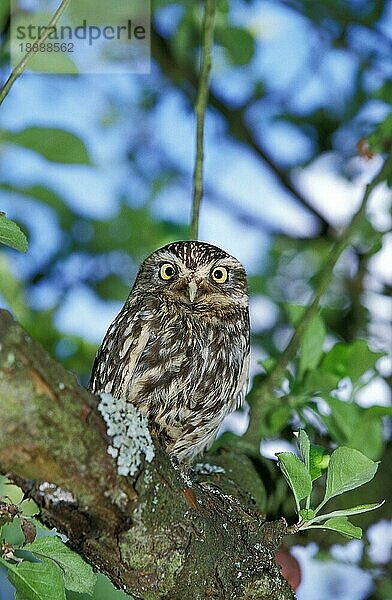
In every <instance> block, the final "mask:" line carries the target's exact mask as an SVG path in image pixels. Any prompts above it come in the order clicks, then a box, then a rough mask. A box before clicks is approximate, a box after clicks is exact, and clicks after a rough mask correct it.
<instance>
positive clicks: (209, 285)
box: [90, 241, 249, 462]
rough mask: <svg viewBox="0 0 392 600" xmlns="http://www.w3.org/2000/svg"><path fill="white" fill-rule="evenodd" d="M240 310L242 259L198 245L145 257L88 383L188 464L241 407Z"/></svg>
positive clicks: (245, 333) (244, 298) (245, 361)
mask: <svg viewBox="0 0 392 600" xmlns="http://www.w3.org/2000/svg"><path fill="white" fill-rule="evenodd" d="M248 370H249V311H248V295H247V285H246V274H245V270H244V268H243V266H242V265H241V263H240V262H239V261H238V260H237V259H236V258H234V257H233V256H230V255H229V254H227V253H226V252H224V251H223V250H221V249H220V248H217V247H216V246H212V245H211V244H206V243H203V242H195V241H192V242H174V243H172V244H168V245H167V246H164V247H163V248H161V249H159V250H157V251H156V252H153V254H151V255H150V256H149V257H148V258H146V259H145V261H144V262H143V264H142V266H141V267H140V270H139V272H138V275H137V277H136V281H135V284H134V286H133V288H132V290H131V293H130V294H129V296H128V299H127V301H126V302H125V304H124V306H123V308H122V309H121V311H120V313H119V314H118V315H117V317H116V318H115V319H114V321H113V323H112V324H111V325H110V327H109V329H108V331H107V333H106V336H105V338H104V340H103V342H102V345H101V347H100V348H99V350H98V353H97V356H96V358H95V362H94V366H93V370H92V374H91V380H90V389H91V390H92V392H93V393H95V394H98V393H100V392H107V393H110V394H112V396H113V397H114V398H120V397H123V398H125V399H126V400H128V401H129V402H131V403H132V404H134V405H135V406H137V407H138V408H139V409H140V410H141V412H142V413H144V414H145V415H146V417H147V419H148V421H149V423H150V425H151V426H152V428H153V430H154V431H155V433H157V434H158V436H159V438H160V440H161V441H162V443H163V444H164V447H165V449H166V451H167V452H169V453H170V454H171V455H174V456H175V457H177V459H178V460H179V461H185V462H189V461H191V460H192V459H193V458H194V457H195V456H196V455H198V454H200V453H201V452H203V451H204V450H206V449H208V448H209V447H210V446H211V444H212V442H213V441H214V438H215V436H216V433H217V430H218V428H219V425H220V424H221V422H222V420H223V418H224V417H225V416H226V415H227V414H228V413H230V412H232V411H233V410H234V409H235V408H237V407H239V406H240V405H241V404H242V401H243V399H244V396H245V393H246V389H247V384H248Z"/></svg>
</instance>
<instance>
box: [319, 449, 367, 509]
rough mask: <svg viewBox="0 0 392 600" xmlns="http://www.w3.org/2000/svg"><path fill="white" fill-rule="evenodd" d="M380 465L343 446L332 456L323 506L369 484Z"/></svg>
mask: <svg viewBox="0 0 392 600" xmlns="http://www.w3.org/2000/svg"><path fill="white" fill-rule="evenodd" d="M377 468H378V463H375V462H373V461H372V460H370V458H367V456H364V454H362V453H361V452H359V451H358V450H354V449H353V448H346V447H345V446H341V447H340V448H336V450H335V451H334V452H333V453H332V455H331V460H330V461H329V466H328V471H327V482H326V489H325V496H324V500H323V504H324V503H325V502H327V500H330V498H333V497H334V496H338V495H339V494H343V493H344V492H348V491H349V490H353V489H355V488H357V487H359V486H361V485H363V484H364V483H367V482H368V481H370V480H371V479H373V477H374V476H375V474H376V472H377Z"/></svg>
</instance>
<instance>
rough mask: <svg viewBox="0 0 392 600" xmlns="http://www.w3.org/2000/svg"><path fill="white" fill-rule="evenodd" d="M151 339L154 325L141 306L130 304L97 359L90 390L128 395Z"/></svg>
mask: <svg viewBox="0 0 392 600" xmlns="http://www.w3.org/2000/svg"><path fill="white" fill-rule="evenodd" d="M149 338H150V327H149V324H148V322H147V321H146V320H144V319H142V318H140V310H138V307H137V306H136V305H135V306H132V304H131V303H126V304H125V305H124V307H123V308H122V310H121V311H120V313H119V314H118V315H117V317H116V318H115V319H114V321H113V322H112V324H111V325H110V327H109V329H108V331H107V333H106V335H105V337H104V339H103V342H102V344H101V346H100V348H99V350H98V352H97V355H96V357H95V360H94V364H93V368H92V372H91V378H90V383H89V389H90V390H91V391H92V392H93V393H94V394H98V393H99V392H107V393H112V392H113V390H115V396H116V397H120V396H122V395H125V393H126V390H127V387H128V386H129V383H130V381H131V379H132V375H133V373H134V371H135V368H136V365H137V363H138V360H139V358H140V356H141V354H142V352H143V350H144V349H145V347H146V345H147V342H148V340H149Z"/></svg>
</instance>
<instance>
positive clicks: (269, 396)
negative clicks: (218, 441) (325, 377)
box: [243, 156, 392, 452]
mask: <svg viewBox="0 0 392 600" xmlns="http://www.w3.org/2000/svg"><path fill="white" fill-rule="evenodd" d="M391 168H392V156H390V157H389V158H388V159H387V160H386V161H385V162H384V163H383V165H382V167H381V169H380V170H379V172H378V173H377V175H376V176H375V177H374V178H373V179H372V181H371V182H370V183H369V184H368V185H367V186H366V189H365V193H364V195H363V199H362V202H361V206H360V207H359V209H358V211H357V213H356V214H355V215H354V217H353V219H352V221H351V223H350V224H349V225H348V227H347V229H346V230H345V232H344V234H343V235H342V236H341V238H340V240H339V241H338V242H337V243H336V244H335V246H334V247H333V248H332V250H331V253H330V254H329V257H328V260H327V262H326V263H325V265H324V267H323V269H322V271H321V273H320V283H319V285H318V288H317V289H316V291H315V294H314V298H313V300H312V302H311V303H310V304H309V306H308V307H307V308H306V310H305V312H304V314H303V316H302V318H301V320H300V322H299V324H298V327H297V328H296V330H295V332H294V334H293V336H292V338H291V340H290V342H289V343H288V345H287V346H286V349H285V350H284V352H283V353H282V354H281V355H280V358H279V360H278V361H277V363H276V365H275V367H274V369H273V370H272V371H271V373H270V374H269V375H268V376H267V377H266V379H265V380H264V381H263V383H262V384H261V385H260V386H259V387H258V388H257V389H256V390H252V392H251V394H250V397H249V401H250V412H249V425H248V429H247V431H246V432H245V434H244V436H243V439H244V440H246V441H247V442H248V443H249V444H251V445H252V446H253V447H254V448H255V449H256V450H257V452H258V450H259V446H260V442H261V439H262V424H263V417H264V411H265V408H266V407H267V406H268V408H271V403H273V402H276V403H278V402H279V399H278V398H276V397H275V395H274V390H275V389H276V388H277V387H278V386H279V385H280V384H281V383H282V381H283V379H284V377H285V373H286V369H287V367H288V365H289V364H290V362H291V361H292V360H293V359H294V358H295V355H296V354H297V351H298V349H299V347H300V345H301V341H302V339H303V337H304V335H305V333H306V331H307V329H308V327H309V324H310V322H311V321H312V319H313V317H314V316H315V315H316V314H317V312H318V309H319V305H320V300H321V298H322V297H323V296H324V294H325V293H326V291H327V290H328V288H329V286H330V284H331V281H332V277H333V270H334V268H335V265H336V263H337V262H338V260H339V258H340V257H341V255H342V254H343V252H344V251H345V249H346V248H347V246H348V245H349V244H350V241H351V239H352V237H353V234H354V233H355V231H356V229H357V227H358V226H359V224H360V222H361V220H362V218H363V217H364V215H365V212H366V206H367V202H368V199H369V196H370V194H371V192H372V191H373V189H374V188H375V187H376V185H378V184H379V183H380V182H381V181H382V180H383V179H384V178H385V175H386V174H387V172H388V171H389V170H391Z"/></svg>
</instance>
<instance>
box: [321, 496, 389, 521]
mask: <svg viewBox="0 0 392 600" xmlns="http://www.w3.org/2000/svg"><path fill="white" fill-rule="evenodd" d="M384 503H385V500H383V501H382V502H377V503H375V504H359V505H358V506H353V508H344V509H341V510H334V511H332V512H330V513H327V514H324V515H319V516H318V517H314V518H313V517H310V518H311V519H312V521H313V523H318V522H320V521H324V520H325V519H330V518H332V517H350V516H352V515H359V514H361V513H365V512H369V511H371V510H376V509H377V508H380V506H382V505H383V504H384Z"/></svg>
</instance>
